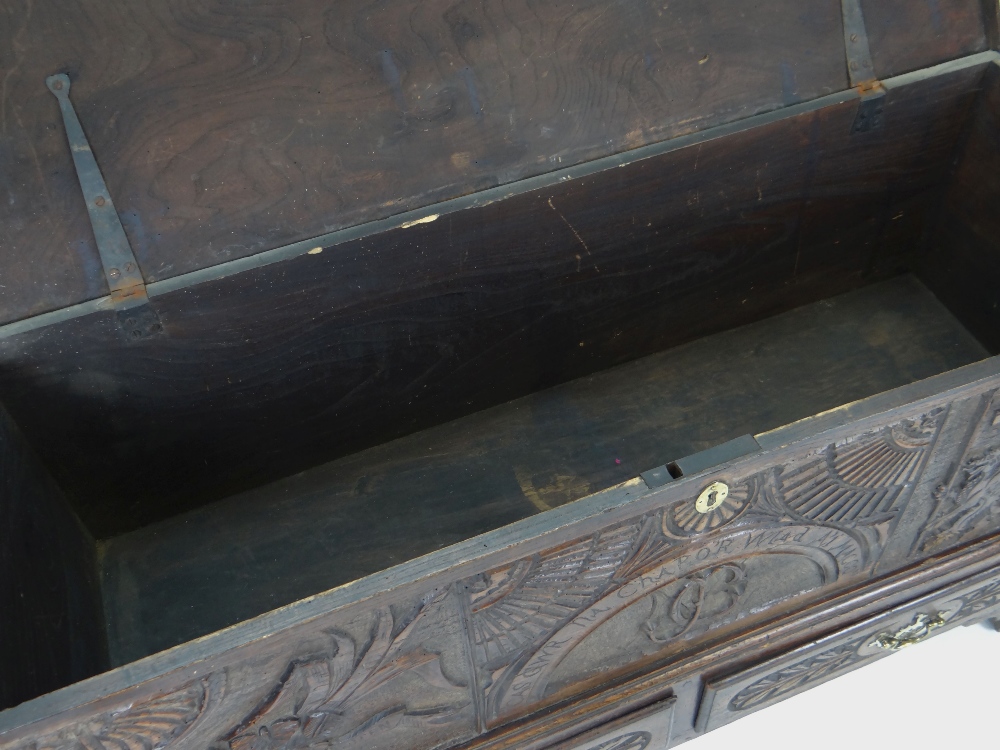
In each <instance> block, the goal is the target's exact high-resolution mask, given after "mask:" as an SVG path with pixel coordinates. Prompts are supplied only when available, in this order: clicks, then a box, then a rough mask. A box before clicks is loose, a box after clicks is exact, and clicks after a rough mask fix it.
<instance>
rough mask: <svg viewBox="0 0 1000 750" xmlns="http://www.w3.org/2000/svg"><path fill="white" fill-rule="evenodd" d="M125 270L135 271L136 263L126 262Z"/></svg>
mask: <svg viewBox="0 0 1000 750" xmlns="http://www.w3.org/2000/svg"><path fill="white" fill-rule="evenodd" d="M125 270H126V271H134V270H135V264H134V263H126V264H125Z"/></svg>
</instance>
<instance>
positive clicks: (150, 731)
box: [18, 682, 208, 750]
mask: <svg viewBox="0 0 1000 750" xmlns="http://www.w3.org/2000/svg"><path fill="white" fill-rule="evenodd" d="M207 689H208V688H207V682H195V683H191V684H189V685H187V686H185V687H183V688H181V689H180V690H178V691H175V692H173V693H170V694H168V695H164V696H161V697H159V698H154V699H153V700H150V701H146V702H145V703H139V704H137V705H134V706H131V707H129V708H127V709H125V710H123V711H118V712H114V713H109V714H105V715H103V716H98V717H96V719H95V720H93V721H91V722H88V723H86V724H81V725H78V726H75V727H72V728H71V729H68V730H64V731H63V732H60V733H59V734H56V735H51V736H48V737H43V738H41V739H40V740H37V741H35V742H33V743H31V744H29V745H22V746H21V747H20V748H18V750H160V748H165V747H167V746H168V745H170V744H171V743H172V742H173V741H174V740H176V739H177V738H178V737H180V736H181V735H182V734H184V732H185V731H187V729H188V728H189V727H190V726H191V724H193V723H194V721H195V720H196V719H197V718H198V717H199V716H200V715H201V713H202V711H203V710H204V707H205V702H206V697H207Z"/></svg>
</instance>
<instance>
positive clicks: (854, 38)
mask: <svg viewBox="0 0 1000 750" xmlns="http://www.w3.org/2000/svg"><path fill="white" fill-rule="evenodd" d="M851 41H852V42H856V41H858V35H857V34H851Z"/></svg>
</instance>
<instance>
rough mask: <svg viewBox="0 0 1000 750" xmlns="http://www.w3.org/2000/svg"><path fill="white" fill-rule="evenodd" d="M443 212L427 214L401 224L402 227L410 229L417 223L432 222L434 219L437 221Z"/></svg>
mask: <svg viewBox="0 0 1000 750" xmlns="http://www.w3.org/2000/svg"><path fill="white" fill-rule="evenodd" d="M440 215H441V214H431V215H430V216H425V217H424V218H422V219H414V220H413V221H406V222H403V223H402V224H400V225H399V228H400V229H409V228H410V227H415V226H416V225H417V224H430V223H431V222H432V221H437V219H438V217H439V216H440Z"/></svg>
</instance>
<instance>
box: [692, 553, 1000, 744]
mask: <svg viewBox="0 0 1000 750" xmlns="http://www.w3.org/2000/svg"><path fill="white" fill-rule="evenodd" d="M998 608H1000V572H998V571H996V570H993V571H990V572H989V573H988V574H986V575H983V576H978V577H977V578H976V580H974V581H971V582H967V583H964V584H963V585H961V586H953V587H950V588H949V589H948V590H946V591H943V592H937V593H934V594H930V595H927V596H924V597H921V598H920V599H919V600H917V601H914V602H909V603H907V604H905V605H902V606H899V607H896V608H894V609H892V610H890V611H888V612H885V613H882V614H880V615H878V616H876V617H873V618H871V619H868V620H865V621H864V622H861V623H858V624H856V625H854V626H852V627H850V628H845V629H843V630H841V631H838V632H836V633H833V634H831V635H829V636H826V637H824V638H821V639H818V640H816V641H814V642H813V643H810V644H808V645H805V646H802V647H800V648H797V649H794V650H792V651H790V652H788V653H784V654H781V655H780V656H776V657H774V658H771V659H768V660H766V661H764V662H762V663H760V664H756V665H754V666H752V667H749V668H747V669H743V670H740V671H738V672H734V673H733V674H729V675H725V676H720V677H713V678H710V679H709V680H707V682H706V684H705V692H704V696H703V698H702V701H701V706H700V708H699V710H698V719H697V727H698V729H699V730H701V731H711V730H712V729H716V728H718V727H720V726H722V725H724V724H727V723H729V722H730V721H734V720H736V719H738V718H741V717H742V716H745V715H747V714H749V713H752V712H753V711H757V710H759V709H762V708H766V707H767V706H769V705H772V704H774V703H777V702H778V701H781V700H784V699H785V698H789V697H791V696H793V695H796V694H797V693H800V692H802V691H804V690H808V689H809V688H811V687H815V686H816V685H820V684H822V683H824V682H826V681H827V680H832V679H834V678H836V677H839V676H840V675H842V674H846V673H847V672H850V671H852V670H854V669H857V668H859V667H862V666H864V665H866V664H869V663H871V662H873V661H875V660H876V659H881V658H883V657H885V656H888V655H891V654H892V653H894V652H896V651H899V650H900V649H902V648H907V647H909V646H913V645H916V644H918V643H920V642H921V641H924V640H926V639H927V638H930V637H932V636H934V635H936V634H937V633H942V632H945V631H947V630H948V629H949V628H952V627H955V626H958V625H969V624H973V623H976V622H979V621H981V620H983V619H984V618H986V617H988V616H989V614H990V613H991V611H995V610H997V609H998Z"/></svg>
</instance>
